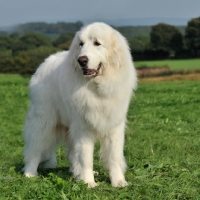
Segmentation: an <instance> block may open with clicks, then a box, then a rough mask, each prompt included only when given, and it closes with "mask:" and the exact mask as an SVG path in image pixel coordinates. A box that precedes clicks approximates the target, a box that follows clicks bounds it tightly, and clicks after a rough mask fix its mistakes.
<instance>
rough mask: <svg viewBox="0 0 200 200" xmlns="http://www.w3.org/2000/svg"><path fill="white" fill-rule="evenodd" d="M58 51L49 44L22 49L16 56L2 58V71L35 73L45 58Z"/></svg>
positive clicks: (0, 67)
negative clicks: (48, 45)
mask: <svg viewBox="0 0 200 200" xmlns="http://www.w3.org/2000/svg"><path fill="white" fill-rule="evenodd" d="M56 51H57V49H55V48H53V47H47V46H41V47H38V48H34V49H29V50H27V51H20V53H19V54H18V55H17V56H15V57H12V56H7V57H5V58H4V59H1V60H0V71H1V72H3V73H11V72H12V73H17V74H21V75H30V74H34V72H35V71H36V69H37V68H38V66H39V65H40V64H41V63H42V62H43V61H44V59H45V58H46V57H48V56H49V55H50V54H52V53H55V52H56Z"/></svg>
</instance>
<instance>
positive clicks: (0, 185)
mask: <svg viewBox="0 0 200 200" xmlns="http://www.w3.org/2000/svg"><path fill="white" fill-rule="evenodd" d="M28 81H29V78H22V77H20V76H17V75H0V94H1V95H0V143H1V145H0V191H1V195H0V199H12V200H13V199H23V200H26V199H53V200H56V199H57V200H61V199H65V200H66V199H70V200H76V199H81V200H83V199H84V200H85V199H88V200H89V199H91V200H95V199H98V200H99V199H101V200H106V199H107V200H112V199H115V200H117V199H134V200H139V199H142V200H172V199H173V200H174V199H180V200H182V199H187V200H188V199H192V200H199V199H200V117H199V116H200V111H199V106H200V96H199V95H200V87H199V85H200V81H184V82H182V81H175V82H162V83H140V84H139V86H138V90H137V92H136V94H135V97H134V98H133V100H132V102H131V105H130V109H129V113H128V121H129V122H128V124H127V125H128V127H127V131H126V142H125V150H124V152H125V157H126V160H127V165H128V170H127V173H126V179H127V181H128V182H129V186H128V187H125V188H120V189H117V188H112V187H111V185H110V181H109V178H108V172H107V171H105V170H104V168H103V166H102V164H101V162H99V159H98V149H99V145H98V144H97V145H96V150H95V155H94V168H95V171H98V172H99V175H96V176H95V179H96V181H97V182H98V184H99V187H96V188H93V189H88V188H87V186H86V185H85V184H84V183H82V182H76V181H75V180H74V179H73V178H72V176H71V174H70V173H69V172H68V170H69V164H68V162H67V161H66V160H65V154H64V151H63V149H62V148H59V149H58V151H57V156H58V168H57V169H54V170H42V169H40V170H39V172H40V176H39V177H37V178H32V179H28V178H25V177H24V176H23V175H22V174H21V173H20V169H21V168H22V167H23V157H22V152H23V146H24V143H23V140H22V135H21V132H22V130H23V123H24V117H25V114H26V110H27V107H28V103H29V100H28V98H29V97H28V89H27V85H28Z"/></svg>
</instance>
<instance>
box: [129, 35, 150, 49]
mask: <svg viewBox="0 0 200 200" xmlns="http://www.w3.org/2000/svg"><path fill="white" fill-rule="evenodd" d="M129 43H130V48H131V50H132V51H144V50H145V49H146V48H147V46H148V45H149V43H150V38H149V36H148V35H138V36H135V37H134V38H133V39H132V40H130V41H129Z"/></svg>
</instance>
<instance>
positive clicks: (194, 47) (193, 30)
mask: <svg viewBox="0 0 200 200" xmlns="http://www.w3.org/2000/svg"><path fill="white" fill-rule="evenodd" d="M185 40H186V44H187V47H188V49H190V50H191V52H192V54H193V55H194V56H196V57H199V56H200V17H198V18H194V19H192V20H190V21H189V22H188V25H187V27H186V31H185Z"/></svg>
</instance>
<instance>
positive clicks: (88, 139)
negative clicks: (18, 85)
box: [23, 23, 137, 187]
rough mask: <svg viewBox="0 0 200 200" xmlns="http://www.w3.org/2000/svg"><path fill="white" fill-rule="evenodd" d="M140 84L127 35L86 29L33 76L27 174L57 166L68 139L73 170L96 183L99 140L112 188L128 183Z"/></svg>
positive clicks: (98, 27)
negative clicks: (128, 132)
mask: <svg viewBox="0 0 200 200" xmlns="http://www.w3.org/2000/svg"><path fill="white" fill-rule="evenodd" d="M136 85H137V77H136V72H135V68H134V66H133V63H132V59H131V55H130V52H129V47H128V45H127V42H126V40H125V38H124V37H123V36H122V35H121V34H120V33H119V32H117V31H116V30H114V29H113V28H111V27H110V26H108V25H106V24H104V23H93V24H90V25H88V26H86V27H84V28H82V29H81V30H80V31H79V32H78V33H77V34H76V36H75V38H74V39H73V42H72V44H71V47H70V50H69V51H68V52H66V51H64V52H60V53H57V54H54V55H51V56H50V57H49V58H47V59H46V60H45V62H44V63H43V64H42V65H41V66H40V67H39V68H38V70H37V71H36V73H35V75H34V76H33V77H32V79H31V82H30V107H29V112H28V114H27V117H26V122H25V129H24V140H25V151H24V157H25V158H24V160H25V167H24V168H23V170H24V174H25V175H26V176H27V177H32V176H36V175H37V174H38V173H37V168H38V165H39V164H40V163H41V162H42V163H45V164H44V165H45V167H47V168H55V167H56V164H57V161H56V148H57V146H58V144H59V143H60V142H64V144H66V147H67V155H68V159H69V162H70V171H71V172H72V173H73V175H74V176H75V177H76V178H77V179H78V180H83V181H84V182H85V183H87V184H88V187H95V186H96V185H97V184H96V183H95V181H94V174H93V149H94V142H95V140H96V139H98V140H99V141H100V145H101V149H100V156H101V159H102V161H103V162H104V164H105V167H106V168H107V169H108V170H109V175H110V180H111V183H112V186H114V187H123V186H126V185H127V182H126V180H125V178H124V173H125V170H126V163H125V159H124V155H123V146H124V130H125V124H126V113H127V110H128V106H129V102H130V98H131V95H132V91H133V90H134V89H136Z"/></svg>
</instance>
